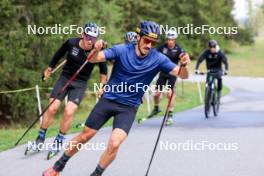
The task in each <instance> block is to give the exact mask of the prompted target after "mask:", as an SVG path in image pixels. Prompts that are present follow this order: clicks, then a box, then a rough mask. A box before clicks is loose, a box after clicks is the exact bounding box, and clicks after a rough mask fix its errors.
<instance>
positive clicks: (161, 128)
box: [145, 66, 182, 176]
mask: <svg viewBox="0 0 264 176" xmlns="http://www.w3.org/2000/svg"><path fill="white" fill-rule="evenodd" d="M181 69H182V66H180V68H179V74H180V73H181ZM176 82H177V80H176V81H175V83H174V85H173V87H172V89H171V91H172V93H171V96H170V99H169V102H168V105H167V108H166V111H165V114H164V117H163V120H162V123H161V126H160V130H159V134H158V137H157V140H156V143H155V146H154V149H153V152H152V155H151V158H150V162H149V165H148V169H147V172H146V174H145V176H148V173H149V170H150V166H151V164H152V161H153V158H154V155H155V152H156V149H157V146H158V143H159V139H160V135H161V132H162V130H163V127H164V124H165V121H166V118H167V115H168V111H169V107H170V104H171V101H172V97H173V95H174V86H175V84H176Z"/></svg>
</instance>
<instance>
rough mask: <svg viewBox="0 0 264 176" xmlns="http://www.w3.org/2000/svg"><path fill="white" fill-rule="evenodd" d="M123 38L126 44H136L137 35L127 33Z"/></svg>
mask: <svg viewBox="0 0 264 176" xmlns="http://www.w3.org/2000/svg"><path fill="white" fill-rule="evenodd" d="M124 38H125V41H126V42H127V43H136V42H137V33H135V32H131V31H129V32H127V33H126V34H125V37H124Z"/></svg>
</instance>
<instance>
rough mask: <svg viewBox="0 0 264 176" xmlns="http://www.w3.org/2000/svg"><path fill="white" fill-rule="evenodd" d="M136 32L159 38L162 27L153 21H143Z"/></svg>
mask: <svg viewBox="0 0 264 176" xmlns="http://www.w3.org/2000/svg"><path fill="white" fill-rule="evenodd" d="M136 32H137V33H138V34H139V35H140V36H147V37H150V38H153V39H158V38H159V36H160V27H159V25H158V24H157V23H155V22H153V21H143V22H141V23H140V24H139V27H137V29H136Z"/></svg>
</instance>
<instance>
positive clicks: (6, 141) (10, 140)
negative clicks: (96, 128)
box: [0, 81, 229, 151]
mask: <svg viewBox="0 0 264 176" xmlns="http://www.w3.org/2000/svg"><path fill="white" fill-rule="evenodd" d="M181 84H182V83H181V81H179V82H178V84H177V87H176V91H175V95H176V97H175V108H174V112H179V111H184V110H186V109H190V108H193V107H195V106H198V105H200V100H199V96H198V93H197V85H196V84H194V83H186V82H184V91H183V90H182V85H181ZM202 90H204V84H202ZM228 91H229V90H228V89H227V88H225V87H224V89H223V95H225V94H227V93H228ZM203 92H204V91H203ZM164 97H165V96H164ZM167 102H168V100H167V98H163V99H162V101H161V109H162V110H163V111H162V112H161V113H160V115H163V114H164V111H165V108H166V106H167ZM94 104H95V97H94V96H93V95H86V97H85V99H84V100H83V102H82V104H81V106H80V108H79V110H78V112H77V113H76V115H75V117H74V120H73V124H72V128H71V129H70V131H69V133H77V132H80V131H81V129H82V128H75V126H76V125H77V124H78V123H82V122H84V121H85V120H86V118H87V116H88V114H89V112H90V111H91V109H92V108H93V106H94ZM151 108H153V101H151ZM201 113H202V112H201ZM61 114H62V110H60V112H59V113H58V115H57V116H56V120H55V122H54V124H53V125H52V126H51V127H50V128H49V130H48V132H47V137H52V136H55V135H56V134H57V132H58V129H59V122H60V117H61ZM147 115H148V112H147V105H146V103H145V102H144V103H143V104H142V105H141V106H140V108H139V110H138V113H137V116H136V118H137V119H138V118H143V117H146V116H147ZM111 123H112V121H111V120H110V121H109V122H108V123H107V124H106V126H109V125H111ZM25 130H26V128H25V127H24V128H21V127H20V128H19V129H17V127H16V126H13V127H12V128H8V129H7V128H2V129H0V139H1V140H0V151H4V150H7V149H10V148H12V147H13V146H14V143H15V142H16V140H17V139H18V138H19V137H20V136H21V135H22V133H23V132H24V131H25ZM37 133H38V125H36V126H35V127H34V128H33V129H32V130H31V131H30V132H29V133H28V134H27V135H26V137H25V138H24V139H23V140H22V141H21V144H23V143H26V142H27V141H29V140H34V139H35V138H36V136H37Z"/></svg>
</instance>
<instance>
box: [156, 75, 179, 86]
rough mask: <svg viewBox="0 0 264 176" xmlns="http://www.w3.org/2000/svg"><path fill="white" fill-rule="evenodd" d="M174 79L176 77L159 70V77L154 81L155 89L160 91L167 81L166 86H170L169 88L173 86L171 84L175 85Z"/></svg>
mask: <svg viewBox="0 0 264 176" xmlns="http://www.w3.org/2000/svg"><path fill="white" fill-rule="evenodd" d="M176 80H177V77H175V76H172V75H169V74H166V73H163V72H160V74H159V78H158V80H157V83H156V89H157V90H160V91H162V90H163V88H164V86H165V85H166V84H167V82H168V86H170V88H173V86H175V82H176Z"/></svg>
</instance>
